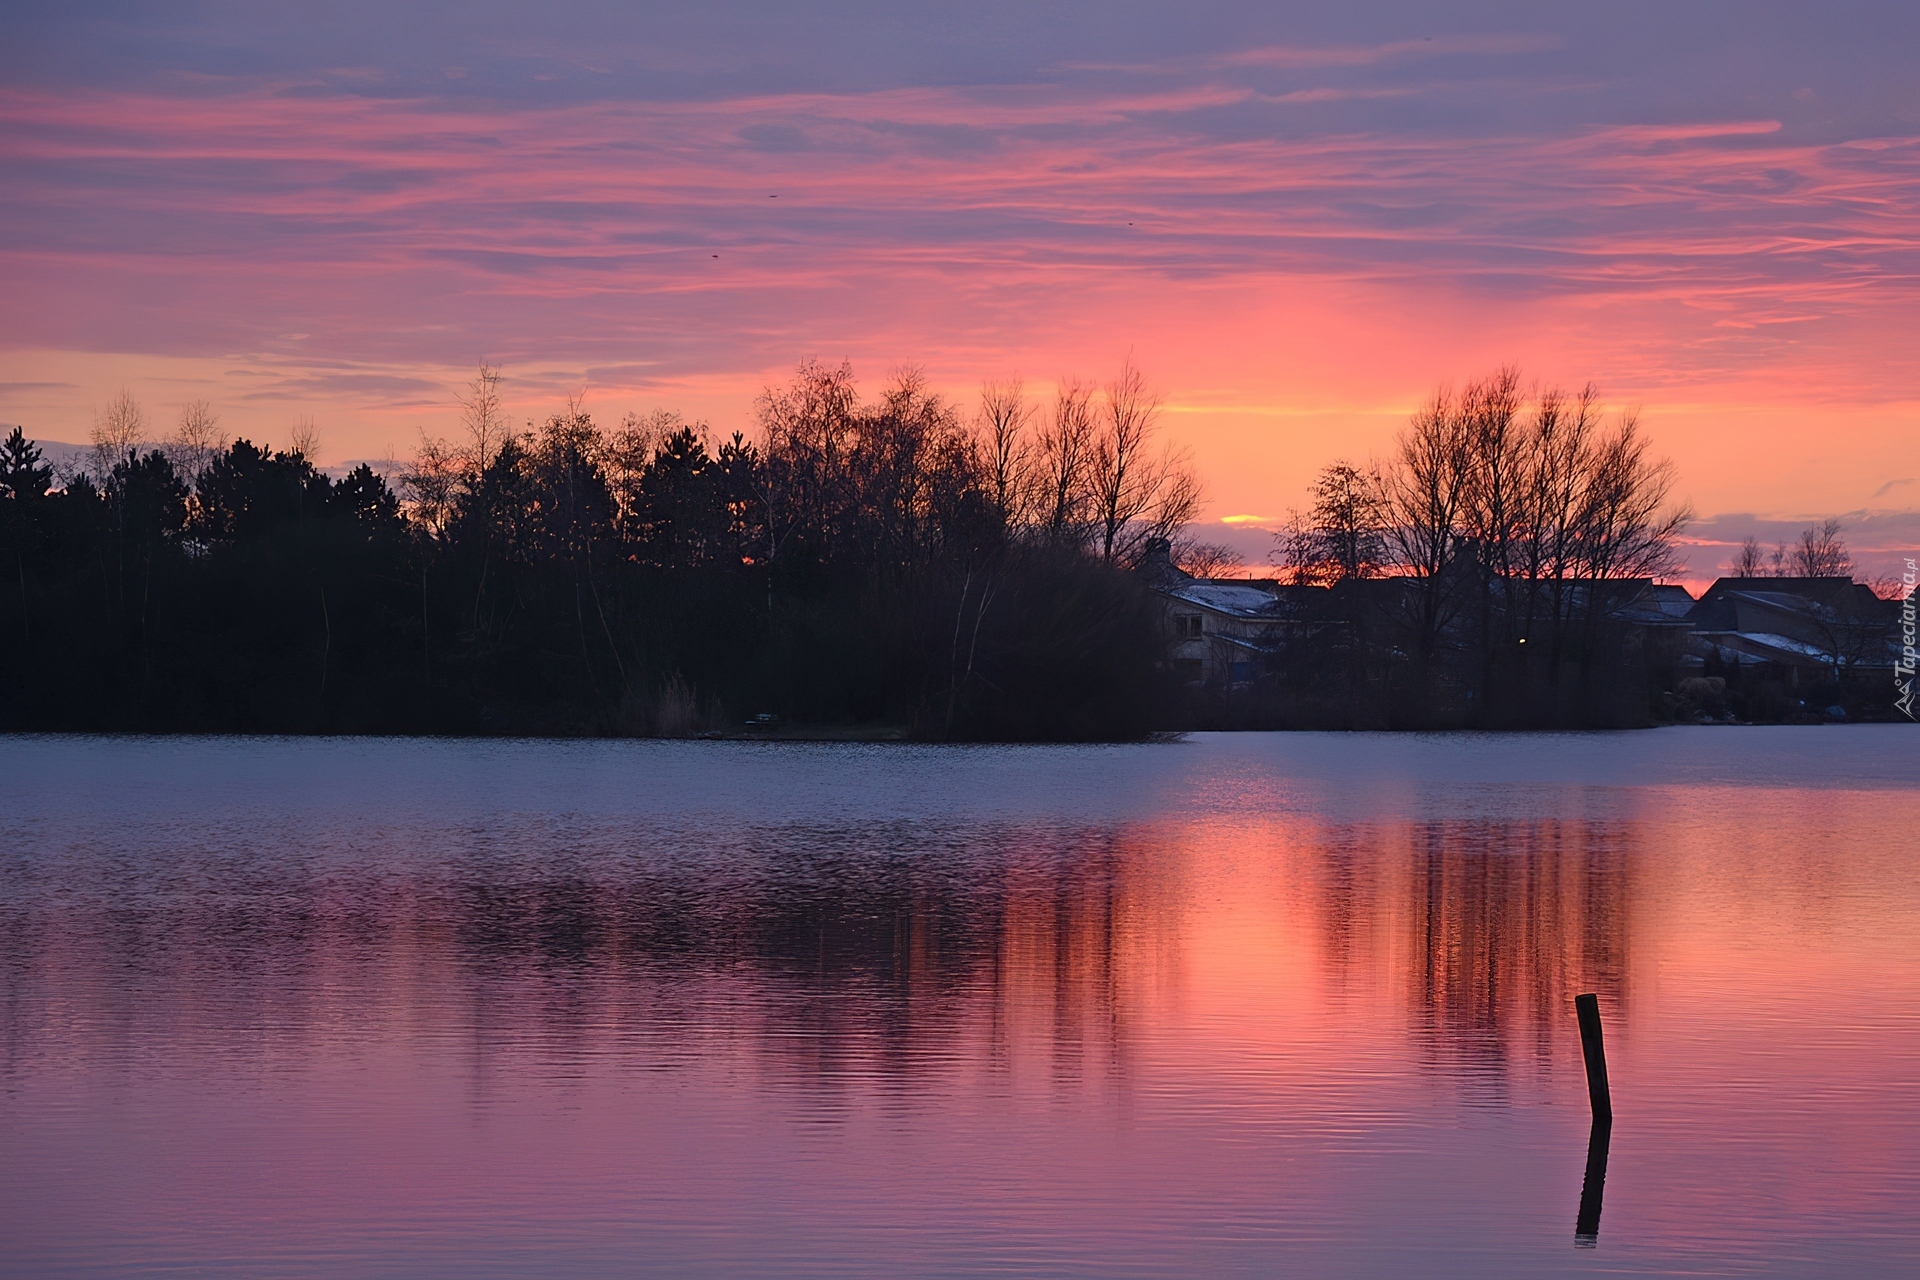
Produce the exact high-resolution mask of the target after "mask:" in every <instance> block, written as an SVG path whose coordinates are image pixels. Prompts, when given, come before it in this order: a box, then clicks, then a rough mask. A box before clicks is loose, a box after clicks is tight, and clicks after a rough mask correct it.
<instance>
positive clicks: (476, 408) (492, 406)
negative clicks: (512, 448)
mask: <svg viewBox="0 0 1920 1280" xmlns="http://www.w3.org/2000/svg"><path fill="white" fill-rule="evenodd" d="M503 380H504V379H503V378H502V376H501V373H500V369H499V367H498V366H496V365H491V364H488V363H487V362H486V361H485V360H482V361H481V362H480V369H479V371H478V372H477V373H475V374H474V375H473V380H472V381H471V382H469V383H468V384H467V392H466V394H465V395H461V396H456V397H455V398H456V399H457V400H459V402H460V425H461V426H463V427H465V428H466V430H467V443H466V454H467V469H468V470H469V471H471V472H472V473H473V474H474V475H479V474H480V473H482V472H484V471H485V470H486V469H487V468H488V467H489V466H491V465H493V460H494V458H495V457H496V456H497V455H498V454H499V452H500V450H501V449H502V448H503V447H504V446H505V445H506V443H507V437H508V436H509V435H511V434H512V428H511V426H509V425H508V423H507V415H506V409H505V406H504V402H503V401H502V399H501V395H500V383H501V382H502V381H503Z"/></svg>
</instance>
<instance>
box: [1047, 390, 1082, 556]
mask: <svg viewBox="0 0 1920 1280" xmlns="http://www.w3.org/2000/svg"><path fill="white" fill-rule="evenodd" d="M1093 432H1094V423H1093V388H1091V387H1089V386H1087V385H1086V384H1084V383H1082V382H1081V381H1080V380H1079V379H1078V378H1062V379H1061V380H1060V384H1059V386H1058V388H1057V389H1056V391H1055V393H1054V400H1053V420H1052V421H1051V422H1049V423H1048V424H1047V426H1046V428H1045V429H1044V430H1043V431H1042V432H1041V433H1040V464H1039V470H1040V483H1041V484H1042V486H1043V489H1042V492H1041V503H1040V510H1039V512H1038V515H1039V523H1040V525H1041V527H1043V528H1044V529H1045V530H1046V531H1047V533H1048V534H1049V535H1051V536H1052V537H1054V538H1056V539H1065V540H1074V541H1078V540H1079V539H1081V538H1083V537H1084V536H1085V521H1086V515H1087V507H1088V505H1089V498H1090V495H1089V493H1088V489H1087V472H1088V469H1089V467H1090V466H1091V464H1092V455H1093Z"/></svg>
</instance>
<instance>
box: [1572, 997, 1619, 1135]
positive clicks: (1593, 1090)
mask: <svg viewBox="0 0 1920 1280" xmlns="http://www.w3.org/2000/svg"><path fill="white" fill-rule="evenodd" d="M1573 1011H1574V1014H1575V1015H1576V1016H1577V1017H1578V1018H1579V1019H1580V1052H1581V1053H1582V1054H1583V1055H1584V1056H1585V1057H1586V1060H1587V1100H1588V1101H1589V1102H1591V1103H1592V1104H1593V1121H1594V1123H1595V1124H1612V1123H1613V1094H1612V1092H1611V1091H1610V1090H1609V1089H1608V1088H1607V1051H1606V1048H1605V1046H1604V1045H1602V1044H1601V1043H1600V997H1599V996H1596V995H1591V994H1589V995H1584V996H1575V997H1574V998H1573Z"/></svg>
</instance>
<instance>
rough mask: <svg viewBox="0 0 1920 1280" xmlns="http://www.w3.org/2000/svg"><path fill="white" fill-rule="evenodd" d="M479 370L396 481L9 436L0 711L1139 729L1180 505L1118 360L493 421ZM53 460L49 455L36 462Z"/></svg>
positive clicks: (247, 448) (489, 389)
mask: <svg viewBox="0 0 1920 1280" xmlns="http://www.w3.org/2000/svg"><path fill="white" fill-rule="evenodd" d="M500 381H501V379H500V374H499V372H498V370H496V369H494V368H492V367H490V366H486V365H483V366H482V367H481V369H480V372H479V374H478V376H477V377H476V378H475V379H474V381H473V383H472V385H471V386H470V387H469V389H468V393H467V394H466V396H464V397H463V399H462V410H463V415H462V416H463V426H464V428H465V434H464V438H463V439H461V440H458V441H453V442H448V441H441V440H428V441H426V442H424V443H423V446H422V448H421V449H420V451H419V453H418V456H417V457H416V458H415V459H414V460H413V461H412V462H411V463H410V464H408V465H407V466H406V467H405V468H404V469H402V470H400V471H399V472H398V473H397V474H396V475H395V477H394V481H395V483H394V484H390V483H389V481H388V479H387V478H386V477H384V476H382V475H381V474H379V473H376V472H375V471H374V470H373V469H372V468H370V467H368V466H365V465H362V466H359V467H357V468H355V469H354V470H353V471H352V472H350V473H349V474H347V475H346V476H344V477H341V478H337V479H336V478H333V477H330V476H329V475H327V474H326V473H325V472H323V471H321V470H320V469H318V468H317V467H316V466H315V465H314V462H313V460H312V453H313V444H312V439H311V431H310V428H309V429H308V433H307V438H306V439H305V440H302V441H300V442H297V443H296V444H294V445H292V446H290V447H288V448H285V449H272V448H269V447H267V446H265V445H257V444H255V443H253V442H251V441H248V440H245V439H242V440H235V441H232V442H231V443H226V442H223V441H220V440H219V439H218V438H217V433H216V431H215V429H214V424H215V419H214V418H213V416H212V414H211V412H210V411H209V410H208V409H207V407H206V406H205V405H194V406H189V407H188V410H187V411H186V412H185V413H184V414H183V416H182V424H181V429H180V431H179V432H178V433H177V435H176V438H175V440H174V441H172V442H170V443H169V444H168V445H166V446H162V447H146V446H144V445H143V444H142V443H141V440H142V437H143V435H144V421H143V418H142V415H141V413H140V410H139V406H138V405H137V403H135V402H134V401H133V400H132V399H131V397H129V396H126V395H124V394H123V395H122V396H121V397H120V399H119V400H117V401H115V402H114V404H113V405H111V406H110V407H109V409H108V411H107V412H106V413H105V414H104V415H103V416H102V419H101V421H100V422H99V423H98V424H97V426H96V430H95V433H94V436H95V448H94V450H93V452H92V454H91V455H90V457H89V458H88V465H87V466H86V468H85V469H84V470H81V471H79V472H77V473H75V474H72V475H70V476H66V477H56V476H55V474H54V469H53V468H52V467H51V466H50V465H49V464H48V463H46V462H45V461H44V460H43V458H42V456H41V454H40V451H39V450H38V449H37V448H36V447H35V446H34V445H33V444H32V443H31V442H30V441H28V440H27V439H26V438H25V436H24V434H23V433H22V432H21V431H19V430H16V431H15V432H14V433H13V436H12V438H10V439H9V440H8V441H7V442H6V445H5V447H4V450H0V488H3V489H4V493H5V500H4V501H3V502H0V507H4V510H5V528H4V536H5V539H6V543H5V548H4V551H5V556H6V560H7V561H8V562H10V563H8V565H7V567H8V569H10V570H11V573H10V574H9V576H11V577H13V578H14V579H15V582H14V590H12V591H9V592H5V593H4V597H5V600H4V603H0V660H4V661H5V663H6V664H7V668H8V670H9V671H10V672H11V673H12V678H11V679H9V680H8V681H7V682H5V687H4V694H3V695H0V696H3V698H4V701H3V703H0V722H3V723H4V726H5V727H6V728H9V729H62V730H66V729H87V730H204V731H274V732H456V733H458V732H525V733H557V734H607V733H613V734H649V733H651V734H662V735H672V736H680V735H686V734H690V733H697V732H703V731H719V730H723V729H726V728H728V727H730V726H736V725H738V724H739V723H740V722H741V721H742V720H743V719H744V718H746V717H755V718H758V719H760V720H762V721H763V722H777V723H781V724H787V723H792V722H804V723H813V724H842V725H849V726H851V725H876V724H884V725H891V726H894V727H895V728H897V729H898V730H899V731H901V732H903V733H905V734H908V735H911V736H917V737H928V738H950V739H971V738H996V739H1082V738H1114V737H1129V736H1137V735H1139V734H1142V733H1145V732H1147V731H1148V730H1150V729H1152V728H1156V727H1159V726H1160V725H1161V724H1163V723H1165V721H1166V720H1167V718H1168V716H1169V715H1170V714H1171V713H1170V710H1169V708H1170V706H1171V704H1172V700H1173V699H1174V698H1175V696H1176V694H1177V689H1176V686H1175V685H1174V683H1173V681H1172V677H1171V676H1169V675H1168V673H1167V671H1166V667H1165V663H1164V662H1163V661H1162V659H1163V656H1164V637H1163V634H1162V631H1163V628H1162V623H1161V617H1160V610H1159V607H1158V606H1157V604H1156V603H1155V601H1154V599H1153V598H1152V597H1151V595H1150V594H1149V593H1148V592H1147V591H1146V590H1144V589H1143V587H1142V586H1141V585H1140V583H1139V581H1138V580H1137V579H1136V577H1135V576H1134V575H1133V574H1131V573H1130V572H1129V569H1130V568H1131V566H1132V564H1133V562H1134V561H1135V560H1136V559H1137V558H1138V556H1139V554H1140V550H1141V548H1142V547H1143V546H1145V545H1146V544H1147V543H1148V541H1149V540H1151V539H1152V538H1154V537H1161V536H1168V535H1172V534H1177V533H1178V531H1179V530H1180V529H1181V528H1182V527H1183V526H1184V525H1186V524H1187V523H1188V521H1189V519H1190V518H1191V515H1192V512H1193V508H1194V505H1195V503H1196V501H1197V493H1198V491H1197V486H1196V485H1195V483H1194V481H1193V478H1192V473H1191V471H1190V469H1188V468H1187V467H1186V465H1185V463H1184V461H1183V460H1182V459H1181V458H1180V457H1178V456H1177V455H1175V454H1173V453H1171V452H1169V451H1164V450H1162V451H1155V450H1154V449H1153V448H1152V447H1151V446H1152V436H1153V434H1154V426H1155V419H1156V415H1157V410H1158V401H1157V400H1156V399H1155V398H1154V397H1153V396H1152V395H1151V394H1150V393H1149V392H1148V391H1147V389H1146V385H1145V382H1144V379H1143V378H1142V377H1141V375H1140V374H1139V372H1138V370H1137V369H1135V368H1134V367H1133V366H1132V365H1131V363H1129V364H1128V365H1127V366H1126V367H1125V368H1123V369H1122V371H1121V373H1120V375H1119V376H1118V377H1117V378H1116V379H1114V380H1113V381H1112V382H1111V383H1109V384H1107V385H1105V386H1104V387H1102V388H1098V389H1096V388H1093V387H1090V386H1087V385H1085V384H1081V383H1078V382H1068V383H1065V384H1063V386H1062V388H1061V390H1060V393H1059V396H1058V398H1057V402H1056V403H1055V404H1054V405H1053V406H1052V411H1051V413H1044V412H1042V411H1041V409H1040V408H1039V407H1037V406H1035V405H1033V404H1030V403H1029V402H1028V401H1027V399H1026V397H1025V396H1024V394H1023V393H1022V391H1021V389H1020V387H1019V386H1018V384H1004V385H997V386H990V387H989V388H988V390H987V394H986V396H985V404H984V407H983V412H982V414H981V415H979V416H978V417H977V418H976V419H974V420H969V417H968V416H967V415H965V414H963V413H962V411H961V410H960V408H959V407H958V406H956V405H955V404H953V403H951V402H950V401H948V400H946V399H945V398H943V397H942V396H940V395H938V394H936V393H935V392H933V391H932V390H931V389H930V388H929V387H928V386H927V384H926V382H925V380H924V379H923V378H922V377H921V376H920V375H919V374H918V373H916V372H913V371H907V372H903V373H901V374H899V375H897V376H896V377H895V378H894V379H893V380H892V381H891V382H890V383H889V384H888V385H887V386H886V387H885V388H884V389H883V391H882V392H881V394H880V396H879V397H878V398H877V399H876V400H872V401H866V400H863V399H862V398H861V396H860V395H859V393H858V390H857V387H856V385H855V383H854V380H853V374H852V370H851V369H850V368H849V367H848V366H847V365H845V364H840V365H837V366H833V365H825V364H819V363H812V362H809V363H806V364H803V365H802V366H801V367H800V369H799V371H798V372H797V374H796V375H795V376H794V378H793V379H792V380H791V381H789V382H788V383H786V384H785V385H782V386H778V387H773V388H770V389H769V390H768V391H767V392H766V393H765V394H764V395H763V396H762V397H761V399H760V401H759V402H758V405H757V417H758V422H759V426H760V432H759V438H757V439H755V440H751V441H750V440H748V439H746V438H745V437H744V436H743V435H741V434H738V433H736V434H734V435H733V436H731V438H729V439H726V440H724V441H721V442H719V443H718V445H717V447H716V445H715V444H714V442H713V441H712V440H711V439H710V438H709V436H708V434H707V432H706V431H705V429H704V428H703V427H701V426H699V425H698V424H691V423H687V422H685V421H682V420H681V419H680V418H679V417H678V416H676V415H673V414H667V413H656V414H653V415H651V416H647V417H639V416H635V415H629V416H628V417H627V418H626V419H624V420H623V421H622V422H620V423H619V424H618V425H615V426H612V427H605V426H602V425H601V424H599V423H596V422H595V421H594V419H593V417H592V416H591V414H589V413H588V412H587V411H586V409H585V407H584V406H583V405H582V404H580V403H579V402H578V401H577V400H576V401H572V402H569V403H568V404H567V406H566V407H565V408H564V409H563V410H561V411H560V412H557V413H554V414H552V415H551V416H549V417H548V418H547V419H546V420H545V421H544V422H542V423H539V424H537V425H534V424H528V425H527V427H526V428H525V429H522V430H516V429H513V427H512V426H511V424H510V423H509V422H508V420H507V418H506V415H505V412H504V409H503V405H502V397H501V391H500ZM57 479H60V480H63V481H64V483H56V480H57Z"/></svg>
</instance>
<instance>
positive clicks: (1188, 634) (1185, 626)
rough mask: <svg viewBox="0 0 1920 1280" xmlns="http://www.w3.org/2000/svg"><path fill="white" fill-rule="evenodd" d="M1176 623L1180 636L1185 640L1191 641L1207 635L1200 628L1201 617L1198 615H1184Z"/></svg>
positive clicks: (1175, 620) (1176, 619)
mask: <svg viewBox="0 0 1920 1280" xmlns="http://www.w3.org/2000/svg"><path fill="white" fill-rule="evenodd" d="M1174 622H1175V623H1176V624H1178V628H1179V629H1178V634H1179V635H1180V636H1181V637H1183V638H1186V639H1191V638H1192V637H1194V636H1200V635H1205V634H1206V632H1205V631H1203V630H1202V629H1201V627H1200V615H1199V614H1197V613H1188V614H1182V615H1181V616H1180V617H1178V618H1175V619H1174Z"/></svg>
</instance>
